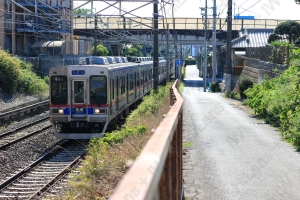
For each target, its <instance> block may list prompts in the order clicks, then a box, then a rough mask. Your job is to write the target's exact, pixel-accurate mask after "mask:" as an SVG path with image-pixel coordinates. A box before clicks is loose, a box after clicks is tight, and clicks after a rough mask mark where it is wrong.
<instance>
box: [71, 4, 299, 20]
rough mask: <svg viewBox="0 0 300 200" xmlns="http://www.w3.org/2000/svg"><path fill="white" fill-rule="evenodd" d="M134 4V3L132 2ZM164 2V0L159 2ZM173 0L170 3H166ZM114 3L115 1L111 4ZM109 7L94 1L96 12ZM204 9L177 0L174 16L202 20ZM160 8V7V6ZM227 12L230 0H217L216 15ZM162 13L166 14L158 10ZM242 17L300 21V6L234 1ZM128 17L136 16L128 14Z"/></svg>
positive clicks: (141, 12) (146, 11) (145, 11)
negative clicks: (201, 10) (228, 0)
mask: <svg viewBox="0 0 300 200" xmlns="http://www.w3.org/2000/svg"><path fill="white" fill-rule="evenodd" d="M133 1H134V0H133ZM159 1H160V2H161V0H159ZM165 1H170V2H171V0H165ZM83 3H84V2H83V1H75V2H74V8H75V7H77V6H79V5H80V4H83ZM109 3H110V4H113V3H114V1H109ZM144 4H145V3H139V2H128V3H122V4H121V7H122V9H123V10H124V11H130V10H133V9H135V8H137V7H139V6H141V5H144ZM207 4H208V7H212V6H213V0H207ZM106 6H108V4H106V3H103V2H94V8H96V11H100V10H102V9H103V8H105V7H106ZM115 6H117V7H118V6H119V4H116V5H115ZM204 6H205V0H201V1H200V0H175V6H174V16H175V17H183V18H201V17H202V16H201V12H200V8H199V7H204ZM90 7H91V6H90V4H87V5H86V6H84V8H90ZM159 9H160V5H159ZM165 10H166V15H167V17H172V12H171V5H170V4H167V5H166V7H165ZM152 13H153V5H152V4H150V5H147V6H145V7H143V8H140V9H138V10H136V11H134V12H132V14H134V15H136V16H139V17H152ZM226 13H227V0H217V14H218V16H219V17H220V18H226ZM101 14H102V15H112V14H113V15H116V14H119V11H118V10H117V9H116V8H110V9H106V10H105V11H102V12H101ZM159 14H160V15H162V14H163V13H162V12H161V11H159ZM208 14H211V15H212V9H208ZM234 14H235V15H237V14H240V15H241V16H249V15H250V16H254V18H255V19H284V20H287V19H290V20H300V4H296V3H295V1H294V0H253V1H250V0H235V1H234V0H233V15H234ZM126 16H127V17H134V16H132V15H129V14H127V15H126ZM211 17H212V16H211Z"/></svg>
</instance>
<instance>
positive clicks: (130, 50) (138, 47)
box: [127, 44, 142, 56]
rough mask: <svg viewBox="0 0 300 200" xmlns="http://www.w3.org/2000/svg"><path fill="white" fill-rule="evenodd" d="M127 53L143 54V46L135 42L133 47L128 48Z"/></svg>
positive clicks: (132, 54)
mask: <svg viewBox="0 0 300 200" xmlns="http://www.w3.org/2000/svg"><path fill="white" fill-rule="evenodd" d="M127 55H129V56H142V46H141V45H137V44H133V45H132V46H131V47H129V48H128V50H127Z"/></svg>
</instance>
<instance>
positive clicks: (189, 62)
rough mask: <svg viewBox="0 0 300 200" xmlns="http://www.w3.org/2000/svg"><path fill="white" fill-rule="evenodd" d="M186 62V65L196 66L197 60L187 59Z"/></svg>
mask: <svg viewBox="0 0 300 200" xmlns="http://www.w3.org/2000/svg"><path fill="white" fill-rule="evenodd" d="M184 62H185V64H186V65H196V60H195V59H186V60H185V61H184Z"/></svg>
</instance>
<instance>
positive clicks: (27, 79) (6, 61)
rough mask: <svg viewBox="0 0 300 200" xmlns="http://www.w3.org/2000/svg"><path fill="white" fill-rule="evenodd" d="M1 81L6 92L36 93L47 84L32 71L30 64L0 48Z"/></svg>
mask: <svg viewBox="0 0 300 200" xmlns="http://www.w3.org/2000/svg"><path fill="white" fill-rule="evenodd" d="M0 75H1V77H0V78H1V82H2V83H3V85H4V86H5V89H6V90H7V92H16V91H18V92H26V93H29V94H38V93H41V92H43V91H45V90H46V89H47V88H48V86H47V84H46V83H45V81H44V80H43V79H41V78H40V77H39V76H37V75H36V74H35V73H34V72H33V71H32V65H31V64H30V63H26V62H25V61H22V60H20V59H18V58H17V57H14V56H11V55H10V54H8V53H7V52H5V51H3V50H0Z"/></svg>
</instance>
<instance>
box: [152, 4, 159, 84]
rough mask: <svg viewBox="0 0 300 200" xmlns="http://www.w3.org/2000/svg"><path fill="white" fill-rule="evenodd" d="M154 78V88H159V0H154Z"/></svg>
mask: <svg viewBox="0 0 300 200" xmlns="http://www.w3.org/2000/svg"><path fill="white" fill-rule="evenodd" d="M153 26H154V27H153V76H154V77H153V78H154V89H157V88H158V84H159V81H158V66H159V62H158V0H154V1H153Z"/></svg>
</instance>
